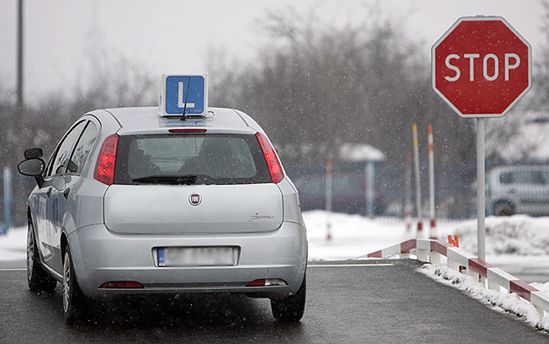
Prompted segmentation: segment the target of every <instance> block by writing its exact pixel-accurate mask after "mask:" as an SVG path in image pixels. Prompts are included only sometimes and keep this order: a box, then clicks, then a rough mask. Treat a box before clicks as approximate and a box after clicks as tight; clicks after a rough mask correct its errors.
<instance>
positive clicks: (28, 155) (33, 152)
mask: <svg viewBox="0 0 549 344" xmlns="http://www.w3.org/2000/svg"><path fill="white" fill-rule="evenodd" d="M42 156H44V153H43V152H42V148H29V149H26V150H25V159H39V158H41V157H42Z"/></svg>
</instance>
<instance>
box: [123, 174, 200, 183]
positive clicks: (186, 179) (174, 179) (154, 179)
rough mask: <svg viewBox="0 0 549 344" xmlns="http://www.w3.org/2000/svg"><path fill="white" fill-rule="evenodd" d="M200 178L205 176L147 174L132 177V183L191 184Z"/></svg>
mask: <svg viewBox="0 0 549 344" xmlns="http://www.w3.org/2000/svg"><path fill="white" fill-rule="evenodd" d="M199 177H200V179H202V178H203V177H206V179H208V178H209V177H207V176H198V175H184V176H147V177H139V178H134V179H132V183H136V184H141V183H142V184H172V185H192V184H196V181H197V180H198V178H199Z"/></svg>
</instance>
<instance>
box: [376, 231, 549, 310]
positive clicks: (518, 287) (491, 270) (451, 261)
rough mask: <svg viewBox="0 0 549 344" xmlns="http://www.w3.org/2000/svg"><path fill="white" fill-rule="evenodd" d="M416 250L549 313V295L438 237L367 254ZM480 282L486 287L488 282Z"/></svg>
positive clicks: (420, 255) (422, 258) (402, 253)
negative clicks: (444, 259)
mask: <svg viewBox="0 0 549 344" xmlns="http://www.w3.org/2000/svg"><path fill="white" fill-rule="evenodd" d="M413 252H415V254H416V257H417V260H419V261H423V262H428V263H432V264H437V265H439V264H443V259H442V257H446V265H447V266H448V267H449V268H451V269H454V270H457V271H459V272H465V273H467V274H468V275H469V276H471V277H473V278H475V279H476V280H478V281H483V279H484V280H485V281H487V287H488V288H489V289H492V290H495V291H498V292H502V288H503V289H504V291H505V292H507V293H516V294H517V295H518V296H520V297H521V298H523V299H524V300H526V301H528V302H530V303H531V304H532V305H534V307H535V308H536V309H537V310H538V312H539V313H540V314H541V316H544V314H545V312H548V313H549V295H547V294H545V293H543V292H542V291H540V290H538V289H536V288H535V287H533V286H531V285H530V284H528V283H526V282H523V281H521V280H519V279H518V278H516V277H515V276H513V275H511V274H509V273H507V272H505V271H503V270H501V269H499V268H496V267H493V266H492V265H490V264H488V263H486V262H485V261H483V260H481V259H478V258H477V257H475V256H473V255H472V254H470V253H468V252H466V251H464V250H462V249H459V248H457V247H453V246H450V245H448V244H446V243H444V242H442V241H439V240H432V239H410V240H407V241H404V242H402V243H400V244H396V245H392V246H389V247H387V248H384V249H382V250H379V251H375V252H372V253H370V254H368V258H387V257H391V256H399V257H401V258H410V253H413ZM482 278H483V279H482ZM481 284H482V285H484V287H486V283H481Z"/></svg>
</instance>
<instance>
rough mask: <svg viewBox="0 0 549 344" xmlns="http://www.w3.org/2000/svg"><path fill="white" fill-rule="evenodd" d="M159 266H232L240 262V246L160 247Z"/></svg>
mask: <svg viewBox="0 0 549 344" xmlns="http://www.w3.org/2000/svg"><path fill="white" fill-rule="evenodd" d="M156 251H157V258H158V266H231V265H236V264H237V263H238V255H239V253H240V248H238V247H226V246H224V247H219V246H218V247H160V248H157V249H156Z"/></svg>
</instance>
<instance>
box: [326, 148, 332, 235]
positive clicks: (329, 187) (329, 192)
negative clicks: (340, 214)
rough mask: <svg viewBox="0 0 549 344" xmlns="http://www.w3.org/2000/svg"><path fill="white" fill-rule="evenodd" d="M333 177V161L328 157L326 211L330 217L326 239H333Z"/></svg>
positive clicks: (327, 222)
mask: <svg viewBox="0 0 549 344" xmlns="http://www.w3.org/2000/svg"><path fill="white" fill-rule="evenodd" d="M332 177H333V161H332V159H328V161H326V212H327V216H328V219H327V221H326V241H331V240H332V222H331V218H330V217H331V212H332V184H333V183H332Z"/></svg>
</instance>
